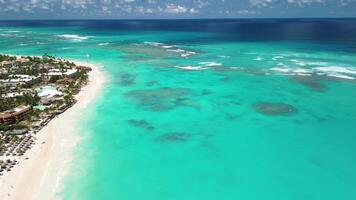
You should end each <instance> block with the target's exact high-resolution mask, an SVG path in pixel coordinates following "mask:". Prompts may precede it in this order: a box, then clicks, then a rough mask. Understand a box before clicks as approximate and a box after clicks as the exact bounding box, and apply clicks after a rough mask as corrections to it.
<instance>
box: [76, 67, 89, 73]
mask: <svg viewBox="0 0 356 200" xmlns="http://www.w3.org/2000/svg"><path fill="white" fill-rule="evenodd" d="M76 69H77V70H79V71H85V72H90V71H91V70H92V68H90V67H86V66H77V67H76Z"/></svg>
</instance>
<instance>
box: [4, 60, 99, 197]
mask: <svg viewBox="0 0 356 200" xmlns="http://www.w3.org/2000/svg"><path fill="white" fill-rule="evenodd" d="M70 61H72V62H74V63H75V64H77V65H85V66H89V67H91V68H92V71H91V72H89V81H88V84H87V85H86V86H84V87H83V88H82V89H81V91H80V92H79V93H78V94H77V95H76V96H75V98H76V99H77V102H76V103H75V104H74V105H73V106H72V107H71V108H69V109H68V110H66V111H65V112H64V113H62V114H60V115H58V116H56V117H55V118H54V119H52V120H51V121H50V122H49V123H48V124H47V125H46V126H45V127H43V129H41V130H40V131H39V132H38V133H36V135H35V138H36V142H35V145H34V146H33V147H32V148H31V149H30V150H28V152H26V154H25V155H24V156H23V157H22V159H21V162H20V163H19V164H18V165H17V166H16V167H15V168H14V170H12V171H11V172H10V173H9V174H6V175H5V176H4V177H1V178H0V199H4V200H5V199H6V200H10V199H11V200H22V199H27V200H31V199H36V200H38V199H44V200H49V199H58V198H59V197H58V196H57V195H58V194H59V193H60V192H61V190H62V189H63V187H62V185H61V183H62V180H63V177H64V176H65V175H66V174H67V173H68V172H69V168H70V163H71V161H72V160H73V158H74V155H73V154H74V152H73V151H74V149H75V147H76V146H77V145H78V143H79V142H80V140H81V134H80V128H79V127H78V123H80V122H81V120H82V115H81V113H82V111H83V110H85V109H86V108H87V107H88V106H89V105H90V104H91V103H93V102H94V101H95V99H96V97H97V95H98V94H99V93H100V92H101V89H102V88H103V86H104V83H105V80H106V78H105V74H104V72H103V71H102V70H101V69H100V68H101V67H100V65H96V64H91V63H86V62H82V61H77V60H70ZM26 157H28V158H29V159H24V158H26Z"/></svg>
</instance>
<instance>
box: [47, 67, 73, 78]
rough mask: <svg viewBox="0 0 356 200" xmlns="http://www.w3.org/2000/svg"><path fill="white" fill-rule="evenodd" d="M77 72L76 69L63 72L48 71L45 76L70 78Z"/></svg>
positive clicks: (57, 70) (58, 70) (56, 70)
mask: <svg viewBox="0 0 356 200" xmlns="http://www.w3.org/2000/svg"><path fill="white" fill-rule="evenodd" d="M77 72H78V71H77V70H76V69H68V70H65V71H62V70H60V69H50V70H49V71H48V74H47V76H49V77H51V76H63V77H72V76H74V75H75V74H76V73H77Z"/></svg>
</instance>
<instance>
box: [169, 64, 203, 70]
mask: <svg viewBox="0 0 356 200" xmlns="http://www.w3.org/2000/svg"><path fill="white" fill-rule="evenodd" d="M175 68H179V69H183V70H191V71H201V70H207V69H209V68H208V67H201V66H190V65H189V66H184V67H180V66H175Z"/></svg>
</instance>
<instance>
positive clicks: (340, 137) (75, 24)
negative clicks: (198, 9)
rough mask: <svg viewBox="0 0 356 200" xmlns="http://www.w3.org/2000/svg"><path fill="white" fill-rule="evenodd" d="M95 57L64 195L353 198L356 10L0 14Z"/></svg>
mask: <svg viewBox="0 0 356 200" xmlns="http://www.w3.org/2000/svg"><path fill="white" fill-rule="evenodd" d="M0 52H1V53H9V54H20V55H22V54H24V55H42V54H44V53H48V54H50V55H53V56H58V57H63V58H67V59H76V60H78V59H79V60H83V61H86V62H94V63H100V64H102V65H104V68H103V69H104V71H105V72H106V73H107V74H108V77H109V78H108V82H107V84H106V85H105V88H104V90H103V91H102V93H101V95H100V96H99V97H98V98H97V101H96V102H95V103H94V106H93V107H92V108H90V109H89V110H87V111H86V113H83V119H84V120H83V122H82V124H81V128H82V132H83V133H82V134H83V137H84V138H85V139H84V140H83V142H82V143H81V144H80V145H79V146H78V147H77V149H76V155H75V157H76V159H75V161H74V162H73V163H72V167H71V170H70V173H69V174H68V176H67V177H66V178H65V180H64V182H63V184H64V186H65V188H64V190H63V191H62V192H61V193H60V194H58V195H59V196H60V197H62V198H63V199H65V200H98V199H110V200H111V199H118V200H230V199H241V200H336V199H337V200H355V199H356V171H355V169H356V54H355V53H356V20H352V19H345V20H340V19H339V20H333V19H328V20H195V21H189V20H179V21H169V20H168V21H167V20H166V21H105V20H103V21H3V22H0Z"/></svg>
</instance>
